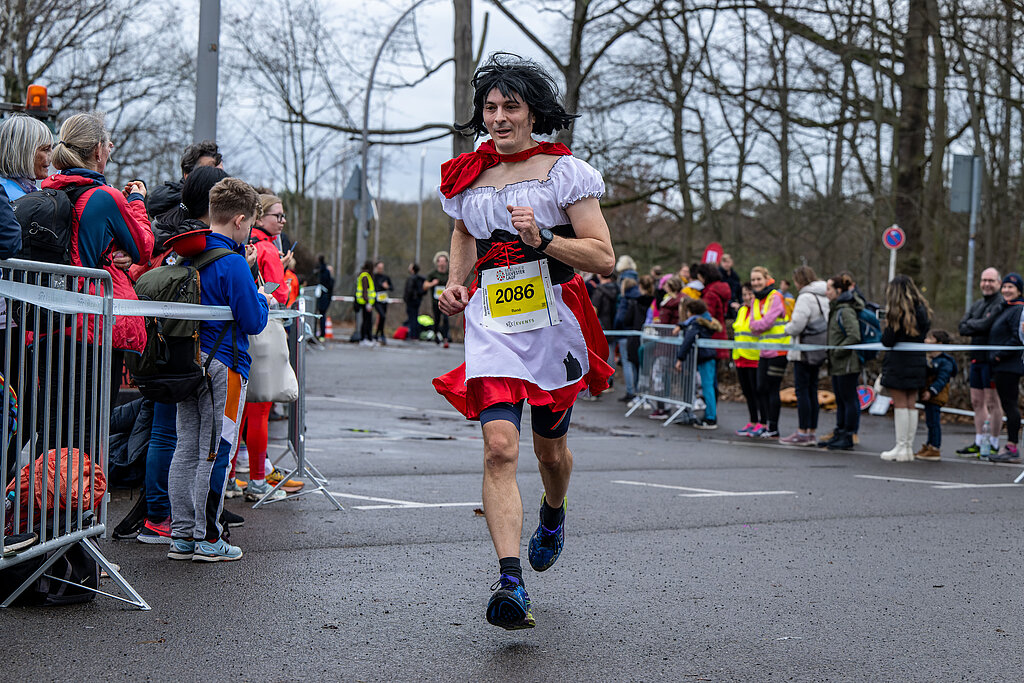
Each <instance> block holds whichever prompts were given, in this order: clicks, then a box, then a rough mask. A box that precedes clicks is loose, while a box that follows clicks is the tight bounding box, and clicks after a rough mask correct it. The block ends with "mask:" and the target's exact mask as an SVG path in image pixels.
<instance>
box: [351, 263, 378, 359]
mask: <svg viewBox="0 0 1024 683" xmlns="http://www.w3.org/2000/svg"><path fill="white" fill-rule="evenodd" d="M375 303H377V288H376V287H374V285H373V261H367V262H366V263H364V264H363V269H362V270H361V271H360V272H359V277H357V278H356V301H355V309H356V315H359V316H362V317H361V318H360V325H359V344H360V346H373V305H374V304H375Z"/></svg>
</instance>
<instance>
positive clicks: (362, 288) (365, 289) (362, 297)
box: [356, 272, 377, 306]
mask: <svg viewBox="0 0 1024 683" xmlns="http://www.w3.org/2000/svg"><path fill="white" fill-rule="evenodd" d="M376 302H377V288H376V287H374V286H373V276H372V275H370V274H369V273H366V272H362V273H359V277H357V278H356V303H357V304H359V305H360V306H365V305H366V304H373V303H376Z"/></svg>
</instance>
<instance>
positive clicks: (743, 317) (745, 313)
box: [732, 306, 761, 360]
mask: <svg viewBox="0 0 1024 683" xmlns="http://www.w3.org/2000/svg"><path fill="white" fill-rule="evenodd" d="M732 336H733V340H735V341H738V342H756V341H757V335H756V334H753V333H752V332H751V331H750V308H749V307H747V306H741V307H740V310H738V311H736V320H734V321H733V323H732ZM760 357H761V352H760V351H758V350H757V349H733V350H732V358H733V360H738V359H740V358H744V359H746V360H758V359H759V358H760Z"/></svg>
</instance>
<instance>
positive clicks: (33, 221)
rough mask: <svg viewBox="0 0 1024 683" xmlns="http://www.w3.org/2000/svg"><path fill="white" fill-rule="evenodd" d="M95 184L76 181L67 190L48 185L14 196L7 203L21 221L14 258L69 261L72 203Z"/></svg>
mask: <svg viewBox="0 0 1024 683" xmlns="http://www.w3.org/2000/svg"><path fill="white" fill-rule="evenodd" d="M94 187H98V186H97V185H76V186H75V187H72V188H71V189H68V190H58V189H56V188H52V187H48V188H46V189H45V190H40V191H39V192H29V193H28V194H26V195H25V196H23V197H18V198H17V199H15V200H14V201H13V202H12V203H11V206H12V208H13V209H14V216H15V218H17V219H18V223H19V224H20V225H21V253H19V254H18V258H22V259H26V260H28V261H42V262H44V263H60V264H64V265H67V264H70V263H71V234H72V233H73V232H74V228H73V227H72V224H73V223H74V216H75V212H74V206H75V204H76V203H78V199H79V197H81V196H82V195H83V194H85V193H86V192H87V191H88V190H91V189H92V188H94Z"/></svg>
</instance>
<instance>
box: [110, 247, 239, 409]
mask: <svg viewBox="0 0 1024 683" xmlns="http://www.w3.org/2000/svg"><path fill="white" fill-rule="evenodd" d="M233 253H235V252H233V251H231V250H230V249H226V248H217V249H209V250H207V251H204V252H203V253H201V254H200V255H199V256H197V257H196V258H195V259H193V260H192V262H191V264H190V265H180V262H179V264H175V265H171V266H160V267H158V268H154V269H153V270H150V271H149V272H147V273H144V274H143V275H142V276H141V277H140V278H139V281H138V282H137V283H136V284H135V293H136V294H137V295H138V297H139V299H140V300H142V301H161V302H168V303H178V304H199V303H201V300H200V284H199V270H200V269H201V268H205V267H206V266H208V265H209V264H211V263H213V262H214V261H216V260H218V259H221V258H223V257H225V256H229V255H231V254H233ZM199 324H200V321H198V320H175V319H174V318H146V348H145V349H143V351H142V353H141V354H140V355H135V354H129V355H128V356H127V357H126V358H125V363H126V365H127V366H128V372H129V374H130V375H131V378H132V381H133V382H134V383H135V385H136V386H137V387H138V389H139V392H140V393H141V394H142V395H143V396H144V397H146V398H148V399H150V400H151V401H156V402H158V403H178V402H179V401H181V400H183V399H185V398H186V397H188V396H191V395H192V394H193V393H194V392H195V390H196V389H198V388H199V384H200V383H201V382H202V381H203V378H204V377H206V371H207V369H208V368H209V365H210V359H212V358H213V352H216V348H214V349H213V352H211V353H210V358H209V359H207V362H206V363H205V365H204V364H203V363H202V361H201V357H200V353H201V350H200V346H199ZM229 327H232V326H231V325H225V326H224V330H223V331H222V332H221V335H220V337H219V338H218V339H217V345H218V346H219V345H220V342H221V341H222V340H223V338H224V333H225V332H227V330H228V328H229Z"/></svg>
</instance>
